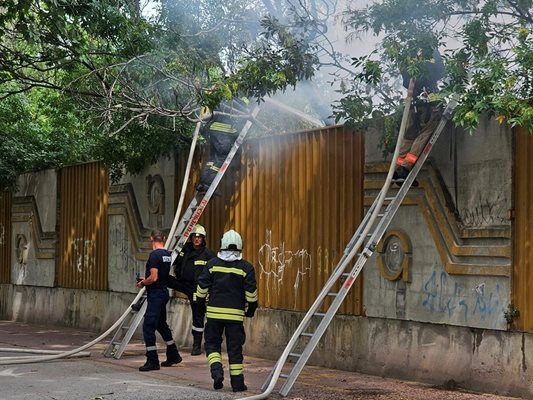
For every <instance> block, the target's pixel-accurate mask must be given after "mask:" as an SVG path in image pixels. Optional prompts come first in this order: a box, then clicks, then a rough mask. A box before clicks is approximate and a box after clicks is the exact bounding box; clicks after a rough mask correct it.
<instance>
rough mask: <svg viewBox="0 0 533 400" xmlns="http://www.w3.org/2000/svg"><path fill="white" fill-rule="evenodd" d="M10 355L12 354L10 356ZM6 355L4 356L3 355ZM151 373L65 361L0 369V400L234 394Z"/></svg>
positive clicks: (211, 398)
mask: <svg viewBox="0 0 533 400" xmlns="http://www.w3.org/2000/svg"><path fill="white" fill-rule="evenodd" d="M9 355H10V356H12V355H13V354H12V353H11V354H9ZM5 356H7V354H5ZM154 375H155V374H154V373H150V374H141V373H133V374H132V371H131V369H127V368H123V367H119V366H108V365H104V364H103V363H101V362H98V361H90V360H80V359H76V360H67V361H52V362H46V363H38V364H22V365H9V366H2V367H0V398H1V399H6V400H45V399H47V400H48V399H53V400H137V399H139V400H141V399H142V400H171V399H172V400H176V399H195V400H223V399H233V398H234V396H233V394H230V393H223V392H222V393H221V392H215V391H210V390H205V389H200V388H196V387H193V386H189V385H188V384H187V382H184V383H180V382H177V381H174V380H170V379H161V378H160V377H157V375H155V376H154Z"/></svg>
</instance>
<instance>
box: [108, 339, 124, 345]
mask: <svg viewBox="0 0 533 400" xmlns="http://www.w3.org/2000/svg"><path fill="white" fill-rule="evenodd" d="M111 344H112V345H113V346H120V345H121V344H122V342H118V341H116V340H113V341H112V342H111Z"/></svg>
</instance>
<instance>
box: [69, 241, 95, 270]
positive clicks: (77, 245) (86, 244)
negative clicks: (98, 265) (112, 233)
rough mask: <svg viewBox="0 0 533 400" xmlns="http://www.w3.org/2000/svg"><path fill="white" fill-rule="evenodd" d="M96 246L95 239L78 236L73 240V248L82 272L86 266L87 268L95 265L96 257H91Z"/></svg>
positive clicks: (75, 258)
mask: <svg viewBox="0 0 533 400" xmlns="http://www.w3.org/2000/svg"><path fill="white" fill-rule="evenodd" d="M94 247H95V242H94V240H90V239H84V238H76V239H74V240H73V241H72V250H73V254H74V260H75V262H76V269H77V270H78V272H82V270H83V268H84V267H85V269H91V268H92V267H94V265H93V264H94V259H93V258H92V257H91V255H93V254H94Z"/></svg>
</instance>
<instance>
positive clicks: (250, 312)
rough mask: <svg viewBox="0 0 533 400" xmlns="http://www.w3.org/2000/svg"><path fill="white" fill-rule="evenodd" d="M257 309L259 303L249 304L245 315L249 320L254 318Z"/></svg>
mask: <svg viewBox="0 0 533 400" xmlns="http://www.w3.org/2000/svg"><path fill="white" fill-rule="evenodd" d="M256 309H257V301H254V302H253V303H248V308H247V309H246V312H245V313H244V315H245V316H246V317H248V318H253V316H254V314H255V310H256Z"/></svg>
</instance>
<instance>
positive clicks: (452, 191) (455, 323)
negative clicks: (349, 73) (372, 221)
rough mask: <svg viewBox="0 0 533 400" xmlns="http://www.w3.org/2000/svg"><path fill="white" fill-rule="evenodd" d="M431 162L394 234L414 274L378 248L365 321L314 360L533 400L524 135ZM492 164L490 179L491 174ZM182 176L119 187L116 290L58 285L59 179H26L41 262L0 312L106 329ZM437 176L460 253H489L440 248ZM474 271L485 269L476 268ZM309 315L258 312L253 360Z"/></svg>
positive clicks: (463, 148)
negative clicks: (513, 310) (522, 315)
mask: <svg viewBox="0 0 533 400" xmlns="http://www.w3.org/2000/svg"><path fill="white" fill-rule="evenodd" d="M379 131H380V127H379V125H376V126H375V127H374V128H373V129H371V130H370V131H369V132H368V134H367V139H366V141H365V142H366V158H367V165H368V169H369V170H370V169H372V168H373V166H374V165H377V164H379V163H380V162H381V161H383V160H382V157H381V152H380V150H379V149H377V146H376V143H377V139H378V135H379ZM494 149H497V152H496V151H495V150H494ZM431 165H432V167H430V168H429V169H424V171H422V174H421V176H420V180H421V182H422V185H421V187H419V188H414V189H412V195H413V196H412V197H411V198H410V199H408V201H406V202H405V203H404V205H402V207H401V208H400V210H399V211H398V213H397V215H396V216H395V218H394V220H393V221H392V223H391V225H390V227H389V229H388V231H393V230H396V231H402V232H403V234H404V236H405V239H406V240H407V241H408V242H409V243H410V245H411V250H410V253H409V254H408V258H409V263H408V267H407V268H408V276H407V277H405V279H404V277H400V278H398V279H390V277H389V278H387V277H386V276H384V274H383V271H382V270H380V266H379V263H378V259H379V257H380V256H381V255H380V254H377V253H375V254H374V256H373V257H372V258H371V259H370V260H369V262H368V263H367V264H366V266H365V268H364V270H363V296H364V298H363V304H364V311H365V317H353V316H337V317H336V318H335V319H334V322H333V324H332V325H331V326H330V327H329V328H328V331H327V333H326V336H325V338H324V339H323V341H322V342H321V343H320V345H319V346H318V348H317V350H316V351H315V353H314V355H313V357H312V360H311V363H313V364H316V365H325V366H328V367H334V368H341V369H347V370H352V371H360V372H365V373H371V374H378V375H384V376H390V377H398V378H404V379H417V380H420V381H425V382H429V383H436V384H442V383H443V382H446V381H449V380H450V379H453V380H455V381H457V382H459V383H460V384H461V386H463V387H465V388H470V389H474V390H483V391H492V392H498V393H505V394H512V395H526V396H530V395H532V394H533V392H532V389H530V387H531V380H532V379H533V374H532V373H530V372H528V371H530V370H531V369H530V368H528V367H529V364H530V362H531V355H530V354H533V352H532V350H533V349H532V350H530V348H531V346H533V342H532V339H533V337H532V335H529V334H518V333H512V332H506V329H507V325H506V322H505V320H504V318H503V310H504V309H505V308H506V307H507V304H508V303H509V302H510V278H509V276H510V271H511V269H510V255H509V254H507V253H505V249H507V248H510V221H508V220H507V219H506V210H508V209H509V208H511V194H512V190H511V185H512V182H511V178H512V141H511V135H510V134H509V132H508V131H507V130H506V129H503V128H502V127H501V126H499V125H497V124H494V123H488V122H487V123H485V122H484V123H482V125H481V128H480V130H479V132H476V134H474V135H469V134H465V133H460V132H459V131H452V130H447V131H446V132H445V133H444V134H443V137H441V138H440V140H439V141H438V142H437V144H436V146H435V149H434V150H433V152H432V155H431ZM479 168H483V171H482V172H477V171H478V169H479ZM173 171H174V161H173V160H162V161H161V162H160V163H159V164H158V165H155V166H152V167H150V168H149V169H147V170H146V171H145V172H144V173H143V174H141V175H139V176H136V177H131V176H126V177H124V179H123V180H122V181H121V182H120V183H119V184H117V185H113V186H112V187H111V189H110V198H109V258H108V265H109V291H106V292H103V291H88V290H70V289H63V288H53V287H52V286H53V281H54V273H55V264H54V257H55V253H54V246H55V245H54V243H55V242H54V240H55V239H54V238H55V235H56V233H55V221H56V218H57V217H56V203H57V193H56V187H57V179H56V175H55V171H45V172H42V173H38V174H31V175H28V176H23V177H21V185H20V190H19V192H18V193H17V194H16V196H15V200H14V206H13V217H14V218H13V242H15V235H17V234H24V235H25V236H26V237H28V238H29V239H30V240H29V252H28V262H27V264H25V265H17V263H16V257H13V260H15V261H13V265H12V277H13V279H12V284H11V285H0V318H4V319H16V320H20V321H26V322H39V323H50V324H59V325H68V326H75V327H80V328H86V329H91V330H94V331H95V332H102V331H103V330H105V329H107V328H108V327H109V326H110V325H111V324H112V323H113V322H114V321H115V320H116V319H117V318H118V317H119V316H120V315H121V314H122V312H124V311H125V310H126V309H127V307H128V306H129V303H130V302H131V300H132V299H133V298H134V293H136V292H137V290H136V289H135V288H134V286H133V282H134V277H135V273H136V272H140V273H142V272H143V271H144V263H145V260H146V258H147V255H148V252H149V250H150V248H149V242H148V235H149V232H150V230H151V229H153V228H162V229H165V230H166V229H169V228H170V226H171V223H172V218H173V212H174V210H173V208H174V203H175V196H174V191H175V189H174V175H173V174H174V172H173ZM367 174H370V173H369V172H368V173H367ZM432 174H433V175H432ZM383 175H384V174H383V173H381V176H382V177H383ZM435 176H436V178H435ZM439 179H440V180H439ZM436 181H438V182H440V183H439V185H440V184H441V185H442V187H439V188H437V189H438V190H442V191H443V192H444V197H445V200H446V201H447V202H448V203H446V204H447V207H448V209H447V211H446V212H447V214H446V218H447V221H448V222H449V223H450V225H451V226H452V227H451V228H450V229H451V231H452V233H453V235H455V236H453V235H452V236H453V238H452V239H453V240H455V242H454V244H453V246H452V247H455V248H459V249H460V250H461V248H462V247H461V246H466V247H468V246H470V247H473V248H476V249H481V251H480V252H478V253H480V254H481V256H480V255H479V254H478V253H475V254H474V253H472V254H470V253H469V251H470V250H471V249H470V248H469V249H467V250H468V251H467V252H466V255H461V254H459V255H457V254H452V253H453V251H454V250H453V249H451V248H450V247H446V244H444V245H442V244H439V243H440V242H445V240H444V239H443V238H436V236H435V234H436V233H435V232H440V228H443V227H442V226H439V220H438V219H437V218H434V216H433V214H434V213H435V212H436V211H435V210H434V207H435V205H434V204H430V203H431V201H430V200H431V199H429V200H428V197H427V194H428V193H429V192H430V191H433V192H435V191H436V190H437V189H435V187H436V185H437V184H436V183H435V182H436ZM376 182H377V183H378V185H377V186H379V181H376ZM438 182H437V183H438ZM366 185H367V184H366V183H365V188H366V189H365V193H366V196H367V197H368V198H369V199H372V198H373V197H375V194H376V192H377V189H375V188H374V189H371V188H370V186H369V187H367V186H366ZM437 186H438V185H437ZM433 192H431V193H430V194H432V195H433V194H434V193H433ZM410 193H411V191H410ZM424 196H426V197H424ZM441 197H442V196H441ZM421 199H422V200H421ZM432 207H433V208H432ZM454 211H457V212H455V213H454ZM37 215H38V216H39V217H38V218H37V217H36V216H37ZM432 218H434V219H435V221H437V222H436V223H435V221H433V220H432ZM37 221H38V224H37V223H36V222H37ZM441 221H442V220H441ZM37 225H38V226H37ZM443 230H444V229H443ZM36 231H37V232H38V234H37V237H36V234H35V232H36ZM37 239H38V240H37ZM437 239H438V240H437ZM441 239H442V240H441ZM493 243H495V246H492V244H493ZM483 246H485V247H483ZM497 246H500V247H501V248H503V249H504V250H502V251H503V253H504V254H507V255H505V256H498V257H494V256H491V254H492V253H491V249H490V247H497ZM443 247H444V253H443ZM487 248H488V249H487ZM257 251H259V249H257ZM443 254H444V255H443ZM500 259H503V261H502V260H500ZM480 260H481V261H480ZM483 260H486V261H483ZM500 261H501V263H503V264H502V265H499V266H497V269H496V267H495V270H494V271H492V270H491V264H490V263H491V262H494V263H496V262H500ZM483 262H486V263H487V264H486V265H485V264H483ZM476 263H477V264H479V265H477V264H476ZM506 263H508V264H506ZM474 264H476V265H477V267H470V266H471V265H474ZM450 265H452V267H453V268H452V269H450ZM457 265H458V266H457ZM476 268H477V269H476ZM502 271H503V272H502ZM301 317H302V314H300V313H296V312H290V311H282V310H264V309H262V310H259V312H258V315H257V318H254V319H253V320H252V321H247V322H246V326H247V330H248V331H247V338H248V339H247V345H246V352H247V354H250V355H256V356H262V357H267V358H273V359H275V358H277V357H278V356H279V354H280V353H281V351H282V350H283V347H284V345H285V344H286V343H287V341H288V340H289V338H290V336H291V335H292V333H293V331H294V330H295V329H296V326H297V324H298V322H299V321H300V319H301ZM169 320H170V323H171V325H172V328H173V330H174V336H175V338H176V340H177V342H178V344H180V345H190V333H189V331H190V326H191V322H190V311H189V307H188V304H187V302H186V301H184V300H181V299H173V300H172V301H171V303H170V304H169ZM136 340H140V335H137V337H136ZM501 382H504V383H503V384H502V383H501Z"/></svg>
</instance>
